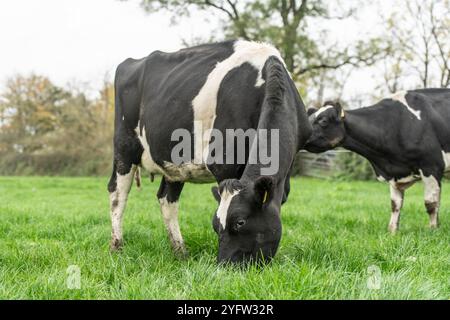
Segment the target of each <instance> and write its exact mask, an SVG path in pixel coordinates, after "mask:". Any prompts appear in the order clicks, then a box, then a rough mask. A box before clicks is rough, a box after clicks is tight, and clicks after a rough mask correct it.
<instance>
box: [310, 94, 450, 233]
mask: <svg viewBox="0 0 450 320" xmlns="http://www.w3.org/2000/svg"><path fill="white" fill-rule="evenodd" d="M308 114H309V120H310V123H311V125H312V127H313V133H312V135H311V137H310V139H309V140H308V142H307V144H306V146H305V148H306V150H308V151H310V152H314V153H319V152H324V151H327V150H330V149H334V148H336V147H344V148H345V149H348V150H350V151H353V152H356V153H358V154H360V155H361V156H363V157H365V158H366V159H367V160H369V162H370V163H371V164H372V167H373V169H374V170H375V173H376V175H377V177H378V179H379V180H381V181H387V182H389V185H390V194H391V204H392V214H391V220H390V222H389V230H390V231H391V232H395V231H397V230H398V228H399V219H400V210H401V208H402V205H403V199H404V194H405V190H406V189H407V188H408V187H410V186H411V185H413V184H414V183H415V182H416V181H419V180H422V181H423V183H424V185H425V195H424V198H425V207H426V211H427V212H428V215H429V218H430V227H431V228H436V227H438V225H439V205H440V196H441V180H442V177H443V175H444V173H445V172H448V171H449V170H450V89H423V90H412V91H407V92H400V93H397V94H395V95H394V96H392V97H390V98H387V99H383V100H381V101H380V102H378V103H376V104H374V105H372V106H370V107H364V108H360V109H356V110H351V111H345V112H344V110H343V109H342V107H341V105H340V104H339V103H333V102H328V103H326V104H325V105H324V106H323V107H322V108H320V109H318V110H317V109H309V110H308Z"/></svg>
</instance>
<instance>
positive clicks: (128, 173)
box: [108, 40, 311, 262]
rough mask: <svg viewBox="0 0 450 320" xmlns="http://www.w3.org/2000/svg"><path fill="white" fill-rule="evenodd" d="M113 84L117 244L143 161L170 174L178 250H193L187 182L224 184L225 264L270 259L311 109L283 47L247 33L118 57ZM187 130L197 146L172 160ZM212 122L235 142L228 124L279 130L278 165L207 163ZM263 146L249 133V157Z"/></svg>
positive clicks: (162, 195)
mask: <svg viewBox="0 0 450 320" xmlns="http://www.w3.org/2000/svg"><path fill="white" fill-rule="evenodd" d="M115 90H116V101H115V104H116V110H115V134H114V162H113V172H112V177H111V179H110V182H109V185H108V190H109V192H110V204H111V219H112V242H111V249H112V250H115V249H118V248H120V247H121V245H122V241H123V237H122V219H123V212H124V209H125V205H126V202H127V196H128V193H129V191H130V188H131V185H132V182H133V177H135V173H136V170H137V169H138V167H139V166H142V167H143V168H145V169H146V170H147V171H149V172H150V174H151V175H153V174H161V175H162V176H163V177H162V180H161V185H160V188H159V191H158V194H157V197H158V199H159V202H160V205H161V212H162V215H163V220H164V223H165V225H166V228H167V231H168V234H169V238H170V240H171V243H172V246H173V248H174V249H175V251H177V252H179V253H182V254H185V253H186V249H185V245H184V241H183V237H182V235H181V232H180V228H179V224H178V199H179V197H180V193H181V191H182V189H183V184H184V183H185V182H212V181H216V182H218V183H219V188H213V194H214V195H215V197H216V199H217V201H218V202H219V207H218V209H217V212H216V214H215V215H214V218H213V227H214V230H215V231H216V232H217V234H218V237H219V253H218V261H219V262H229V261H231V262H241V261H250V260H258V259H259V258H262V259H265V260H270V259H271V258H272V257H273V255H274V254H275V252H276V250H277V248H278V244H279V241H280V237H281V221H280V206H281V204H282V202H284V201H285V200H286V198H287V195H288V192H289V173H290V170H291V166H292V163H293V161H294V156H295V155H296V153H297V152H298V151H299V150H300V149H301V148H302V147H303V146H304V144H305V142H306V140H307V139H308V138H309V136H310V134H311V126H310V124H309V122H308V117H307V114H306V109H305V107H304V104H303V102H302V100H301V98H300V96H299V94H298V92H297V90H296V87H295V85H294V83H293V81H292V80H291V78H290V75H289V73H288V72H287V71H286V69H285V67H284V63H283V60H282V58H281V57H280V53H279V52H278V51H277V50H276V49H275V48H274V47H272V46H270V45H267V44H262V43H255V42H248V41H241V40H238V41H227V42H222V43H215V44H206V45H200V46H196V47H192V48H187V49H183V50H180V51H178V52H175V53H165V52H160V51H156V52H153V53H152V54H150V55H149V56H148V57H146V58H143V59H140V60H134V59H128V60H126V61H124V62H123V63H122V64H120V65H119V67H118V69H117V72H116V79H115ZM180 128H181V129H185V130H187V131H188V132H191V133H192V134H193V139H192V141H191V145H192V149H193V151H192V153H191V156H190V157H189V158H188V159H186V161H184V162H182V163H174V162H173V161H172V158H171V153H172V151H173V149H174V147H175V146H176V145H177V143H179V141H173V137H172V134H173V133H174V132H175V131H176V130H177V129H180ZM211 129H217V130H218V131H219V132H221V133H223V134H224V136H225V137H226V138H225V140H228V139H234V138H233V137H228V136H226V130H227V129H242V130H248V129H256V131H258V132H259V131H261V130H263V129H267V130H273V129H277V130H279V159H277V161H278V160H279V164H278V170H277V172H276V173H274V174H271V175H262V174H261V169H262V168H264V167H267V165H266V164H264V165H263V164H262V163H260V162H258V161H256V162H255V163H252V164H250V163H249V162H248V161H247V162H244V163H242V164H236V163H234V164H233V163H232V164H230V163H226V164H221V163H215V162H213V163H210V162H208V161H207V160H208V159H209V157H210V155H208V152H204V151H205V150H206V151H208V147H209V146H210V145H211V143H212V141H211V140H212V139H211V135H210V134H208V132H211ZM202 133H205V134H202ZM268 140H270V138H268ZM225 142H226V141H224V144H225ZM266 142H267V141H266ZM269 142H271V141H269ZM276 142H277V143H278V141H276ZM269 144H270V143H269ZM197 147H199V148H198V149H199V150H200V152H199V151H198V149H197ZM267 149H270V147H268V148H267ZM223 150H224V151H223V152H224V154H225V153H226V152H227V151H228V152H229V151H230V150H226V149H225V148H224V149H223ZM235 151H236V150H235ZM256 152H257V148H255V147H254V145H253V144H252V145H250V142H249V141H248V140H246V154H245V157H246V158H245V159H248V157H249V156H251V155H252V154H254V153H256ZM205 155H206V156H205ZM184 156H185V155H184Z"/></svg>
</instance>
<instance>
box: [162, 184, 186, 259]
mask: <svg viewBox="0 0 450 320" xmlns="http://www.w3.org/2000/svg"><path fill="white" fill-rule="evenodd" d="M183 185H184V183H182V182H168V181H167V180H166V179H165V178H164V177H163V178H162V180H161V185H160V187H159V190H158V195H157V196H158V200H159V204H160V206H161V213H162V216H163V220H164V224H165V225H166V229H167V233H168V234H169V239H170V242H171V244H172V248H173V249H174V251H175V253H176V254H177V255H179V256H181V257H186V256H187V250H186V247H185V245H184V241H183V236H182V235H181V231H180V226H179V224H178V200H179V198H180V194H181V191H182V190H183Z"/></svg>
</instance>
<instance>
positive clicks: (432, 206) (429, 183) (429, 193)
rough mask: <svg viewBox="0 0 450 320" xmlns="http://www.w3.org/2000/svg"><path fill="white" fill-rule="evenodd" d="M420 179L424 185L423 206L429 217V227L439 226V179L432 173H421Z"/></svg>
mask: <svg viewBox="0 0 450 320" xmlns="http://www.w3.org/2000/svg"><path fill="white" fill-rule="evenodd" d="M422 181H423V183H424V185H425V194H424V199H425V208H426V209H427V213H428V215H429V217H430V228H437V227H438V226H439V205H440V200H441V179H440V178H435V177H434V176H433V175H432V174H430V175H429V176H426V175H425V174H423V173H422Z"/></svg>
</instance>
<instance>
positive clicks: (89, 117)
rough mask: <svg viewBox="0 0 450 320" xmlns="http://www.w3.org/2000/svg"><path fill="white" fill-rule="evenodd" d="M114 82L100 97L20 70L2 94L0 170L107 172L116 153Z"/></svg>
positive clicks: (78, 172)
mask: <svg viewBox="0 0 450 320" xmlns="http://www.w3.org/2000/svg"><path fill="white" fill-rule="evenodd" d="M113 95H114V92H113V86H112V84H111V83H109V82H105V84H104V87H103V88H102V90H101V91H100V94H99V96H100V97H99V98H97V99H88V98H87V96H86V95H85V94H84V93H83V91H82V90H78V89H77V88H72V89H71V90H69V89H66V88H62V87H59V86H56V85H54V84H53V83H52V82H51V81H50V80H49V79H48V78H46V77H42V76H37V75H31V76H29V77H24V76H16V77H13V78H11V79H9V80H8V81H7V85H6V89H5V92H4V93H3V95H2V96H1V97H0V119H1V122H0V174H84V175H89V174H104V173H106V171H107V168H109V166H110V163H111V159H112V155H111V154H112V150H111V145H112V131H113V127H114V126H113V113H114V112H113V102H112V101H113Z"/></svg>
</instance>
